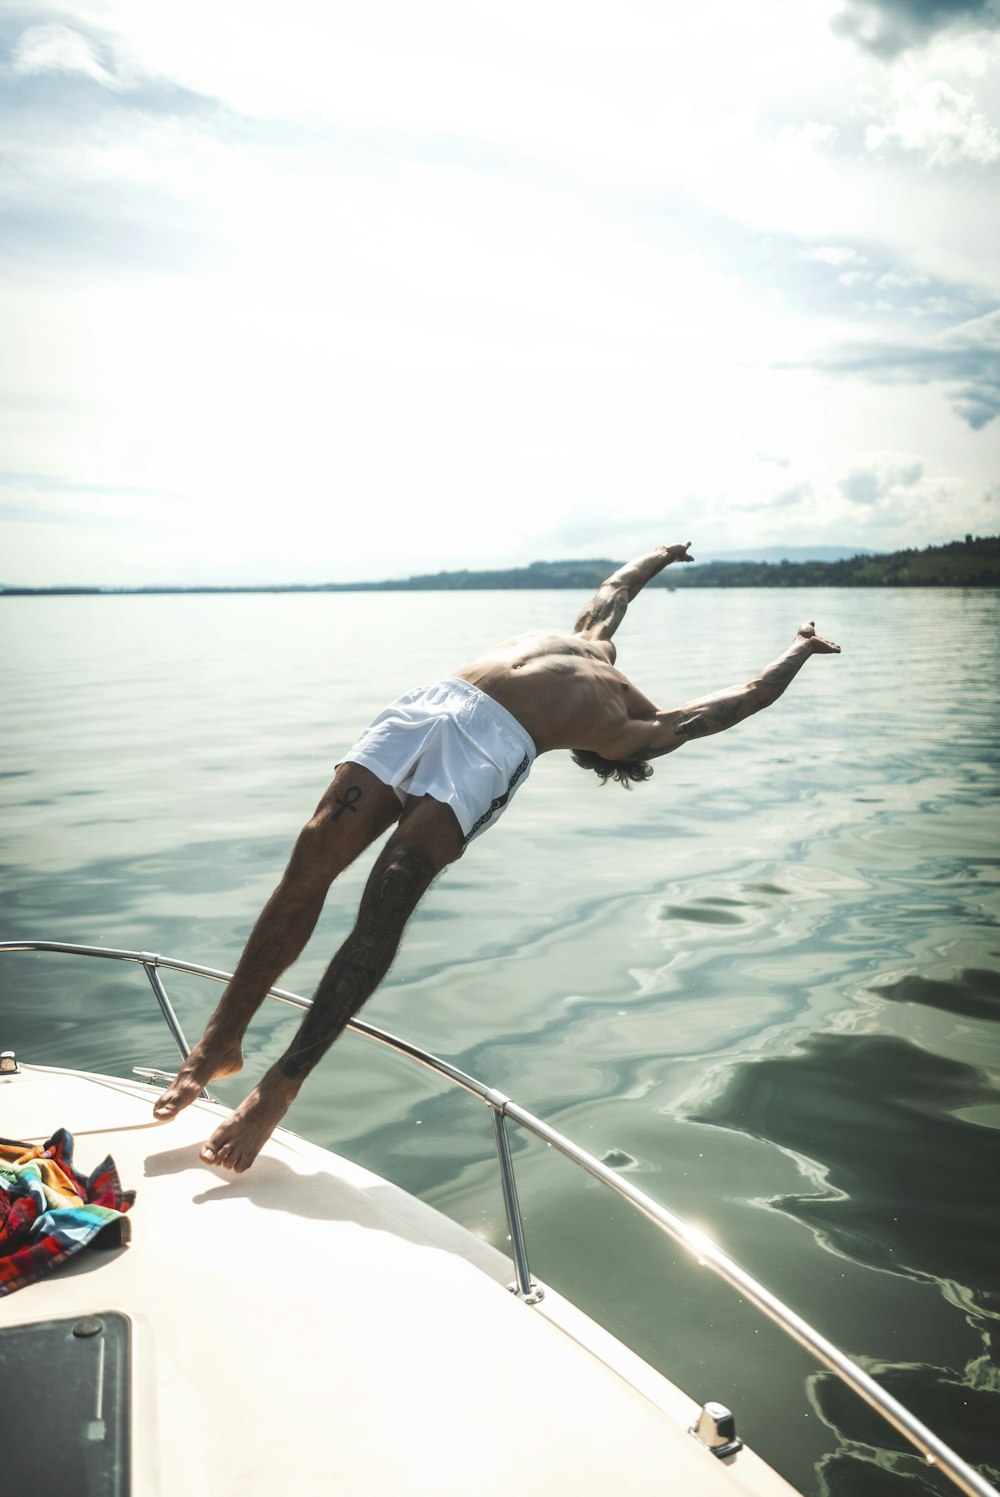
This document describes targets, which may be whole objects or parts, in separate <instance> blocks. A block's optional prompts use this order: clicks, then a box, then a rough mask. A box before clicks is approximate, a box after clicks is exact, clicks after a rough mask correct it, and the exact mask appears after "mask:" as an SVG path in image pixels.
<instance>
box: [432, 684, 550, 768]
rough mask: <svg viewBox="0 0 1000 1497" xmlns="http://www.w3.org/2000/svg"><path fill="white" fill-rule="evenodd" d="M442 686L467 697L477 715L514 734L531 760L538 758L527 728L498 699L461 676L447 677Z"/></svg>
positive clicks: (533, 741)
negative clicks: (473, 705) (474, 707)
mask: <svg viewBox="0 0 1000 1497" xmlns="http://www.w3.org/2000/svg"><path fill="white" fill-rule="evenodd" d="M441 685H442V686H446V687H448V689H449V690H452V691H456V692H458V693H459V694H460V695H461V696H464V697H465V699H466V701H469V702H474V703H475V706H476V711H477V713H479V714H480V715H482V716H484V717H486V718H488V719H489V720H490V721H491V722H493V723H495V724H496V726H497V727H498V728H500V729H501V730H502V731H503V732H506V733H510V734H512V735H513V736H514V737H515V738H516V739H517V741H518V743H520V744H521V745H522V746H523V748H524V751H525V753H526V754H527V755H528V757H529V759H531V760H534V759H536V758H537V757H538V750H537V748H536V747H535V740H534V739H533V738H532V736H531V734H530V733H529V732H528V730H527V728H525V727H523V726H522V724H521V723H519V722H518V720H517V718H516V717H515V716H514V714H513V713H512V712H508V711H507V708H506V707H504V706H502V704H501V703H500V702H498V701H497V699H496V697H491V696H490V695H489V693H488V692H486V691H483V690H481V688H480V687H478V686H473V684H472V682H471V681H466V680H464V679H463V678H462V677H461V676H447V677H446V678H445V679H444V680H443V681H442V682H441Z"/></svg>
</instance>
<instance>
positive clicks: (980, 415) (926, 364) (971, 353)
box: [813, 308, 1000, 431]
mask: <svg viewBox="0 0 1000 1497" xmlns="http://www.w3.org/2000/svg"><path fill="white" fill-rule="evenodd" d="M813 367H815V368H818V369H821V370H823V371H825V372H826V373H829V374H839V375H846V376H852V375H853V376H857V377H860V378H862V379H867V380H870V381H871V382H873V383H874V384H881V385H927V384H943V385H946V386H948V387H950V388H949V399H950V400H951V403H952V407H953V409H954V410H955V412H956V414H957V415H959V416H960V417H961V418H962V420H963V421H965V422H967V423H968V425H969V426H971V427H972V429H973V431H979V430H981V429H982V428H983V427H984V426H986V425H987V424H988V423H989V422H990V421H992V420H993V418H994V417H995V416H997V415H1000V308H998V309H997V310H995V311H993V312H990V313H988V314H987V315H986V316H984V317H978V318H976V319H975V320H974V321H971V322H966V323H962V324H961V325H960V326H958V327H955V328H952V329H950V330H949V331H948V332H946V333H944V334H941V335H939V336H938V337H936V338H932V339H928V340H927V342H926V343H923V344H918V343H911V344H903V343H898V344H891V343H854V344H847V345H845V346H843V347H842V348H841V349H840V350H838V351H837V352H834V353H831V354H829V355H827V356H825V357H820V358H819V359H818V360H817V361H816V363H815V364H814V366H813Z"/></svg>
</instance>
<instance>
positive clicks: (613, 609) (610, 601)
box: [588, 587, 628, 629]
mask: <svg viewBox="0 0 1000 1497" xmlns="http://www.w3.org/2000/svg"><path fill="white" fill-rule="evenodd" d="M627 609H628V592H627V590H626V589H625V588H624V587H616V588H615V590H614V592H611V591H604V590H603V589H602V590H601V592H599V593H597V595H596V596H595V598H594V601H593V604H592V606H591V608H590V611H589V618H588V625H590V626H593V625H594V624H606V623H610V624H611V626H612V628H613V629H617V628H618V625H619V624H620V623H621V621H622V619H623V618H624V617H625V613H626V611H627Z"/></svg>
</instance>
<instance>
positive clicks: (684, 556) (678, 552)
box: [663, 541, 694, 566]
mask: <svg viewBox="0 0 1000 1497" xmlns="http://www.w3.org/2000/svg"><path fill="white" fill-rule="evenodd" d="M663 549H664V551H665V552H666V556H667V560H666V565H667V566H669V565H670V563H671V562H672V561H694V557H693V556H689V555H688V552H689V551H690V549H691V542H690V541H678V542H677V543H676V544H675V545H673V546H664V548H663Z"/></svg>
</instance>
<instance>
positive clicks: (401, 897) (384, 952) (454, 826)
mask: <svg viewBox="0 0 1000 1497" xmlns="http://www.w3.org/2000/svg"><path fill="white" fill-rule="evenodd" d="M461 854H462V833H461V829H460V827H459V825H458V822H457V821H456V819H455V816H454V813H453V812H452V810H451V808H450V807H448V806H443V805H441V803H440V802H438V801H435V800H432V799H431V798H430V797H429V796H424V797H421V798H420V799H419V800H418V801H415V802H414V803H413V804H412V805H411V806H408V807H407V809H406V811H405V812H404V814H403V816H402V818H401V819H400V824H399V827H398V828H397V830H396V831H395V832H394V833H393V835H392V836H391V837H390V838H389V841H388V842H387V843H386V845H385V847H384V848H383V849H382V852H381V853H380V854H379V857H378V861H377V862H376V864H375V866H374V868H373V869H372V871H371V875H370V877H369V879H368V883H367V885H366V887H365V892H364V894H363V896H362V899H361V905H360V908H359V910H358V919H357V924H356V925H355V927H354V929H353V931H352V932H351V934H350V935H349V936H348V938H347V940H346V941H345V942H344V944H343V946H342V947H341V948H340V950H339V951H338V952H337V955H336V956H335V957H334V959H333V961H332V962H331V963H330V965H329V967H328V968H327V970H326V972H325V973H324V975H323V977H322V979H321V981H320V984H319V987H318V988H317V989H316V994H315V997H314V998H313V1004H312V1008H311V1009H310V1010H309V1012H308V1013H307V1014H306V1016H305V1018H304V1019H303V1021H302V1024H301V1025H300V1027H299V1030H298V1032H297V1034H296V1035H295V1037H294V1039H293V1040H292V1042H291V1044H290V1045H289V1047H288V1049H287V1050H286V1051H285V1053H284V1055H283V1056H282V1057H281V1059H280V1060H278V1061H276V1062H275V1064H274V1065H273V1066H272V1067H271V1068H270V1070H269V1071H267V1073H266V1074H265V1075H264V1077H263V1079H262V1080H261V1082H260V1083H259V1085H258V1086H255V1087H254V1089H253V1091H252V1092H251V1093H250V1095H249V1096H248V1097H247V1098H246V1099H245V1101H243V1102H241V1103H240V1105H239V1107H237V1109H236V1111H235V1112H234V1113H233V1115H232V1117H231V1118H229V1119H227V1121H226V1122H225V1123H223V1124H222V1126H221V1127H219V1128H217V1129H216V1131H215V1132H214V1133H213V1135H212V1137H211V1139H210V1140H209V1141H208V1143H207V1144H205V1145H204V1147H203V1148H202V1151H201V1157H202V1159H204V1160H205V1161H206V1162H207V1163H209V1164H220V1165H223V1166H224V1167H225V1168H226V1169H232V1170H236V1171H238V1172H239V1171H242V1170H245V1169H249V1167H250V1165H251V1164H252V1163H253V1161H254V1160H255V1159H256V1157H257V1154H258V1153H259V1151H260V1149H261V1148H262V1147H263V1145H264V1144H265V1143H266V1142H267V1140H268V1139H269V1138H270V1136H271V1134H272V1132H273V1131H274V1129H275V1127H276V1126H277V1124H278V1123H279V1122H280V1121H281V1119H282V1118H283V1117H284V1115H285V1113H286V1112H287V1111H288V1109H289V1107H290V1106H291V1104H292V1102H293V1101H294V1100H295V1097H296V1096H297V1094H298V1091H299V1088H300V1087H301V1085H302V1083H303V1081H304V1080H305V1078H306V1077H307V1076H308V1074H309V1072H310V1071H311V1070H312V1069H313V1067H314V1066H315V1065H316V1063H317V1062H318V1061H319V1060H320V1059H321V1058H322V1056H324V1055H325V1054H326V1052H327V1050H328V1049H329V1048H330V1046H331V1045H332V1044H333V1042H334V1040H335V1039H336V1038H337V1036H338V1035H339V1034H340V1033H341V1032H342V1030H343V1029H344V1028H345V1026H346V1024H347V1022H348V1020H349V1019H350V1018H352V1017H353V1015H354V1014H356V1013H357V1011H358V1009H359V1008H360V1007H361V1005H362V1004H363V1003H364V1002H365V1001H366V1000H367V999H368V998H370V997H371V995H372V993H373V992H374V991H375V989H376V988H377V987H378V985H379V983H380V982H381V981H382V979H383V977H384V976H385V974H386V973H387V972H388V970H389V968H390V966H391V965H392V961H393V958H394V957H395V955H396V952H397V950H398V948H399V942H400V939H401V937H402V934H403V928H404V926H405V925H406V922H407V920H408V919H409V917H410V915H411V914H412V913H413V911H414V909H415V908H416V906H417V903H418V901H419V900H420V898H421V896H422V895H423V894H424V893H425V892H426V890H427V888H428V887H429V885H430V883H431V881H432V880H433V879H434V877H435V876H436V875H437V874H438V873H440V872H441V870H442V869H443V868H444V867H445V866H446V865H447V864H448V863H451V862H454V860H455V859H456V858H458V857H460V856H461Z"/></svg>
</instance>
